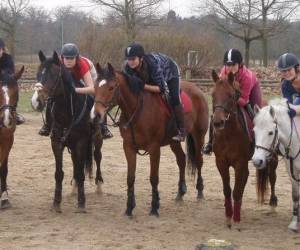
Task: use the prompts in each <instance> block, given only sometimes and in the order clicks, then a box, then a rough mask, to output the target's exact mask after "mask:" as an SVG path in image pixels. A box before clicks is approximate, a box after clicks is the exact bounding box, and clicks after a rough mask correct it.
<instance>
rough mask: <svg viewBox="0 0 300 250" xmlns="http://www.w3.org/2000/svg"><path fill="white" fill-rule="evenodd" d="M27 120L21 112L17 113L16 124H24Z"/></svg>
mask: <svg viewBox="0 0 300 250" xmlns="http://www.w3.org/2000/svg"><path fill="white" fill-rule="evenodd" d="M24 122H25V118H24V117H23V116H22V115H20V114H19V113H17V114H16V124H17V125H20V124H23V123H24Z"/></svg>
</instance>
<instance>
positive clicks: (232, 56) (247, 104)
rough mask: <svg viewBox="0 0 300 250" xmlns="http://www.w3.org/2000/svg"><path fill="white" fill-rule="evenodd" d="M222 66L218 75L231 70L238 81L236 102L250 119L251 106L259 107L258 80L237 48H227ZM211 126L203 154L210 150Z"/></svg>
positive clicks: (225, 73)
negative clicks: (238, 91) (245, 63)
mask: <svg viewBox="0 0 300 250" xmlns="http://www.w3.org/2000/svg"><path fill="white" fill-rule="evenodd" d="M223 62H224V66H223V68H222V70H221V73H220V76H221V77H224V76H226V75H228V74H229V73H230V72H232V73H233V74H234V76H235V80H236V81H237V82H238V83H239V88H240V94H241V95H240V97H239V99H238V104H239V106H240V107H241V108H245V109H246V111H247V112H248V114H249V116H250V118H251V119H253V117H254V112H253V107H254V105H255V104H257V105H258V106H259V107H261V103H262V96H261V89H260V84H259V81H258V80H257V78H256V75H255V74H254V73H253V72H252V71H251V70H249V69H248V68H247V67H246V66H245V65H244V64H243V57H242V54H241V52H240V51H239V50H237V49H229V50H227V51H226V52H225V54H224V61H223ZM212 131H213V126H212V122H210V127H209V140H208V143H207V144H206V145H205V146H204V147H203V153H204V154H210V153H211V152H212V140H213V133H212Z"/></svg>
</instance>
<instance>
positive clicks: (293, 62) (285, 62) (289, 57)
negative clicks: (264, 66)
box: [277, 53, 299, 71]
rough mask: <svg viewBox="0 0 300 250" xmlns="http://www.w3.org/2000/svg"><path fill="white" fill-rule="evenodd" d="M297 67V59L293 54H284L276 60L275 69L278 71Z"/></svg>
mask: <svg viewBox="0 0 300 250" xmlns="http://www.w3.org/2000/svg"><path fill="white" fill-rule="evenodd" d="M298 65H299V59H298V58H297V57H296V56H295V55H294V54H293V53H285V54H283V55H281V56H280V57H279V58H278V60H277V68H278V69H279V70H280V71H283V70H288V69H291V68H293V67H296V66H298Z"/></svg>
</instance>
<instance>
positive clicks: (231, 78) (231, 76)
mask: <svg viewBox="0 0 300 250" xmlns="http://www.w3.org/2000/svg"><path fill="white" fill-rule="evenodd" d="M228 82H229V83H230V84H231V85H232V86H233V83H234V74H233V73H232V72H230V73H229V74H228Z"/></svg>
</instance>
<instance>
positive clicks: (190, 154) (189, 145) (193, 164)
mask: <svg viewBox="0 0 300 250" xmlns="http://www.w3.org/2000/svg"><path fill="white" fill-rule="evenodd" d="M186 152H187V167H188V169H189V170H191V171H190V172H189V173H190V174H191V175H192V176H193V177H195V174H196V170H197V158H196V145H195V141H194V138H193V136H192V134H188V135H187V137H186Z"/></svg>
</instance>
